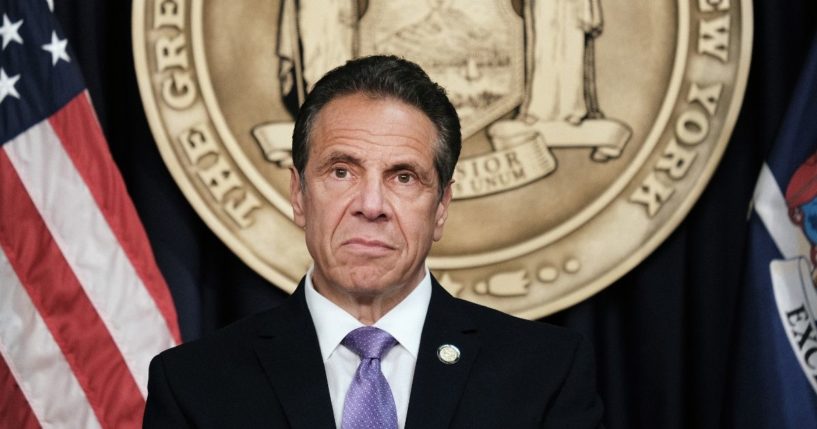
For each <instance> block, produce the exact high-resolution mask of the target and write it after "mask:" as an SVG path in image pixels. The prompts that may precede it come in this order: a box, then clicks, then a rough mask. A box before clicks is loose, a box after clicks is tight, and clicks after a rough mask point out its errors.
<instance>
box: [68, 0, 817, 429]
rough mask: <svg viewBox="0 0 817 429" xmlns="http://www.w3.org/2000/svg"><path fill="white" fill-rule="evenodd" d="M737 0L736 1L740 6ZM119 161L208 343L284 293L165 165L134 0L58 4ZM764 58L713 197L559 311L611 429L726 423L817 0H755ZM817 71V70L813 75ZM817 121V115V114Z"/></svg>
mask: <svg viewBox="0 0 817 429" xmlns="http://www.w3.org/2000/svg"><path fill="white" fill-rule="evenodd" d="M735 1H737V0H735ZM55 3H56V5H55V12H56V14H57V15H58V17H59V19H60V21H61V22H62V25H63V29H64V31H65V32H66V34H67V36H68V39H69V40H70V44H71V45H70V46H71V47H72V49H73V54H74V56H75V60H76V61H77V62H78V63H79V65H80V66H81V68H82V71H83V73H84V76H85V79H86V82H87V86H88V89H89V91H90V93H91V97H92V99H93V103H94V105H95V107H96V110H97V113H98V115H99V119H100V121H101V123H102V127H103V129H104V130H105V134H106V136H107V138H108V142H109V144H110V147H111V152H112V153H113V156H114V159H115V160H116V162H117V164H118V165H119V168H120V170H121V172H122V175H123V176H124V178H125V181H126V183H127V186H128V190H129V192H130V194H131V196H132V198H133V200H134V202H135V204H136V207H137V210H138V211H139V214H140V216H141V218H142V221H143V223H144V225H145V228H146V229H147V232H148V235H149V237H150V239H151V242H152V244H153V249H154V252H155V255H156V259H157V261H158V263H159V266H160V268H161V270H162V272H163V273H164V275H165V278H166V279H167V282H168V284H169V285H170V287H171V292H172V294H173V297H174V299H175V301H176V303H177V311H178V313H179V321H180V324H181V329H182V334H183V336H184V338H185V339H186V340H190V339H195V338H197V337H200V336H201V335H204V334H206V333H208V332H211V331H213V330H214V329H217V328H219V327H221V326H224V325H225V324H227V323H230V322H231V321H234V320H236V319H238V318H241V317H243V316H246V315H248V314H250V313H253V312H255V311H258V310H260V309H263V308H267V307H270V306H274V305H276V303H279V302H280V301H281V299H283V298H284V296H285V294H284V293H282V292H280V291H279V290H278V289H277V288H275V287H272V286H271V285H269V284H268V283H267V282H266V281H265V280H263V279H262V278H260V277H259V276H258V275H256V274H255V273H254V272H253V271H251V270H250V269H249V268H247V267H246V266H245V265H244V264H243V263H242V262H241V261H240V260H239V259H238V258H237V257H236V256H234V255H233V254H232V253H231V252H230V251H229V250H228V249H227V248H226V247H225V246H224V245H223V244H222V243H221V242H220V241H219V239H218V238H216V237H215V236H214V235H213V234H212V233H211V232H210V230H209V229H208V228H207V227H206V226H205V225H204V223H203V222H202V221H201V220H200V219H199V217H198V216H197V215H196V213H195V212H194V211H193V209H192V208H191V207H190V205H189V204H188V203H187V201H186V200H185V199H184V197H183V196H182V194H181V192H180V191H179V189H178V188H177V186H176V184H175V183H174V181H173V180H172V179H171V177H170V175H169V173H168V172H167V170H166V168H165V167H164V164H163V163H162V161H161V159H160V157H159V153H158V150H157V148H156V145H155V144H154V142H153V138H152V136H151V133H150V130H149V128H148V125H147V122H146V119H145V116H144V113H143V111H142V106H141V102H140V98H139V93H138V89H137V85H136V77H135V73H134V69H133V59H132V53H131V26H130V25H131V22H130V16H131V9H130V2H120V1H117V2H113V1H104V0H56V1H55ZM754 14H755V21H754V27H755V33H754V49H753V58H752V66H751V71H750V75H749V83H748V88H747V91H746V97H745V102H744V106H743V110H742V113H741V115H740V118H739V120H738V123H737V126H736V128H735V131H734V133H733V136H732V140H731V143H730V144H729V147H728V149H727V151H726V153H725V155H724V158H723V160H722V161H721V164H720V166H719V167H718V170H717V172H716V173H715V175H714V177H713V178H712V180H711V182H710V184H709V186H708V187H707V189H706V191H705V192H704V193H703V195H702V196H701V198H700V200H699V201H698V203H697V204H696V205H695V207H694V208H693V209H692V211H691V212H690V213H689V215H688V216H687V218H686V219H685V220H684V222H683V223H682V224H681V225H680V226H679V227H678V229H677V230H676V231H675V232H674V233H673V234H672V235H671V236H670V237H669V238H668V239H667V240H666V241H665V242H664V243H663V244H662V245H661V246H660V247H659V248H658V249H657V250H656V251H655V252H654V253H653V254H652V255H651V256H649V257H648V258H647V259H646V260H645V261H644V262H642V263H641V264H640V265H639V266H638V267H636V268H635V269H634V270H632V271H631V272H630V273H629V274H627V275H626V276H624V277H623V278H622V279H621V280H619V281H617V282H616V283H615V284H613V285H611V286H609V287H608V288H607V289H605V290H604V291H602V292H601V293H599V294H597V295H596V296H594V297H592V298H590V299H589V300H587V301H585V302H583V303H581V304H579V305H576V306H574V307H572V308H570V309H567V310H564V311H562V312H560V313H558V314H555V315H552V316H550V317H547V318H546V319H545V321H547V322H550V323H554V324H559V325H565V326H569V327H571V328H573V329H575V330H577V331H579V332H581V333H583V334H584V335H585V336H586V337H587V338H589V339H590V340H591V341H592V343H593V344H594V346H595V352H596V358H597V363H598V383H599V391H600V394H601V395H602V397H603V400H604V401H605V404H606V416H605V421H606V425H607V427H610V428H657V427H660V428H687V427H689V428H693V427H694V428H710V427H721V426H722V423H723V420H722V419H723V417H722V412H723V409H724V404H726V403H727V402H726V400H725V397H726V395H727V394H728V391H729V388H730V386H729V383H730V380H729V377H728V376H727V374H728V373H729V371H728V370H729V367H730V365H731V364H732V363H733V362H734V361H735V360H736V359H750V358H751V357H750V356H735V355H734V353H732V346H733V338H734V337H735V335H736V333H737V332H739V331H740V329H741V326H740V325H739V324H737V323H736V311H737V303H738V302H739V301H740V294H741V283H742V275H743V266H742V263H743V259H744V247H745V246H744V243H745V235H746V216H747V211H748V206H749V201H750V199H751V195H752V191H753V188H754V184H755V180H756V179H757V174H758V171H759V168H760V165H761V163H762V161H763V158H764V156H765V154H766V153H767V152H768V150H769V148H770V146H771V144H772V143H773V142H774V139H775V136H776V133H777V131H778V128H779V127H780V124H781V120H782V118H783V115H784V114H785V110H786V107H787V105H788V102H789V100H790V98H791V96H792V91H793V88H794V85H795V83H796V81H797V79H798V77H799V75H800V70H801V66H802V62H803V60H804V58H805V55H806V52H807V50H808V48H809V46H810V44H811V42H812V40H813V38H814V34H815V28H817V3H815V2H814V1H813V0H789V1H782V2H781V1H775V0H755V2H754ZM814 78H815V79H817V76H814ZM815 120H817V118H815Z"/></svg>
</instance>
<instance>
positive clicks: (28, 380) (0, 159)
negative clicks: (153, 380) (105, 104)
mask: <svg viewBox="0 0 817 429" xmlns="http://www.w3.org/2000/svg"><path fill="white" fill-rule="evenodd" d="M8 167H10V166H9V165H8V160H7V159H6V157H5V155H4V153H3V152H2V151H0V174H2V176H0V179H1V180H2V181H0V197H2V198H5V197H6V196H8V193H7V192H5V190H6V189H7V187H8V183H7V179H6V177H7V176H9V175H10V174H13V172H11V171H8V170H9V168H8ZM6 201H8V200H6ZM5 211H6V210H3V209H2V208H0V212H5ZM3 214H5V213H3ZM4 219H5V217H1V216H0V284H2V285H3V287H0V354H2V357H3V360H4V362H5V363H6V364H7V365H8V368H9V372H10V374H12V375H13V376H14V378H15V379H16V380H17V384H18V386H19V388H20V389H21V391H22V393H23V394H24V395H25V396H26V398H27V401H26V404H25V408H28V409H29V410H31V411H32V412H33V413H34V414H35V415H36V416H37V419H38V420H39V421H40V422H42V424H43V425H44V426H47V425H48V424H49V423H51V424H54V423H57V422H59V423H64V424H65V427H75V428H98V427H99V423H98V421H97V418H96V415H95V413H94V410H93V409H92V408H91V405H90V404H89V403H88V399H87V398H86V396H85V393H84V392H83V390H82V387H81V386H80V384H79V381H78V380H77V378H76V377H75V376H74V373H73V372H72V371H71V368H70V366H69V365H68V362H67V361H66V360H65V356H64V355H63V352H62V350H61V349H60V347H59V345H58V344H57V343H56V342H55V340H54V337H53V336H52V335H51V332H50V331H49V330H48V327H47V326H46V324H45V321H44V320H43V319H42V317H41V316H40V314H39V313H38V311H37V308H36V307H35V306H34V303H33V302H32V301H31V297H30V296H29V295H28V292H27V291H26V289H25V287H23V285H22V284H21V283H20V280H19V278H18V277H17V274H16V273H15V271H14V269H13V267H12V265H11V262H10V261H9V259H8V258H7V255H6V251H7V250H10V247H11V244H12V243H11V241H10V240H9V237H8V234H7V229H8V225H7V223H8V222H5V221H3V220H4ZM2 392H3V399H2V401H3V402H5V401H12V399H11V398H10V396H9V395H10V392H11V391H9V390H8V389H6V388H5V387H4V388H3V390H2ZM55 393H56V394H57V395H55ZM55 396H57V397H58V398H59V400H58V401H54V400H52V399H53V398H54V397H55ZM15 402H17V401H16V400H15ZM18 404H19V405H23V404H22V403H21V402H18ZM11 405H12V404H11V403H9V404H8V406H9V407H11ZM23 412H25V411H23Z"/></svg>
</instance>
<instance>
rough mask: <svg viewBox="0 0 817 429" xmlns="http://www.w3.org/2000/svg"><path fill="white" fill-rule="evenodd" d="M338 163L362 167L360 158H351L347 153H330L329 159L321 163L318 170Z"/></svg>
mask: <svg viewBox="0 0 817 429" xmlns="http://www.w3.org/2000/svg"><path fill="white" fill-rule="evenodd" d="M338 162H342V163H346V164H352V165H362V164H363V161H362V160H361V159H360V158H357V157H355V156H352V155H350V154H348V153H343V152H332V153H330V154H329V157H328V158H326V160H325V161H324V162H323V163H321V165H320V168H319V170H322V169H324V168H327V167H329V166H330V165H332V164H336V163H338Z"/></svg>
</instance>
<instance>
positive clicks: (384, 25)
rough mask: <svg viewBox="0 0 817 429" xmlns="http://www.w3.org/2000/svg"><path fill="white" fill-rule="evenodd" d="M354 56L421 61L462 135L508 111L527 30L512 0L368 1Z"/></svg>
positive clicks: (515, 96) (518, 86)
mask: <svg viewBox="0 0 817 429" xmlns="http://www.w3.org/2000/svg"><path fill="white" fill-rule="evenodd" d="M359 34H360V39H359V40H360V50H359V54H360V55H373V54H394V55H398V56H401V57H404V58H406V59H409V60H411V61H414V62H416V63H417V64H419V65H420V66H421V67H422V68H423V69H424V70H425V71H426V72H427V73H428V74H429V75H430V76H431V79H432V80H434V81H436V82H438V83H439V84H440V85H442V86H443V87H444V88H446V91H447V92H448V96H449V98H450V99H451V102H452V103H453V104H454V107H455V108H456V109H457V113H458V114H459V116H460V122H461V125H462V136H463V138H464V139H465V138H468V137H469V136H471V135H472V134H474V133H476V132H477V131H480V130H482V129H483V128H485V127H486V126H487V125H489V124H491V123H492V122H494V121H496V120H497V119H499V118H501V117H502V116H503V115H506V114H507V113H509V112H510V111H511V110H513V109H514V108H515V107H517V106H518V105H519V104H520V102H521V101H522V98H523V95H524V91H525V32H524V21H523V19H522V16H521V15H520V14H519V13H517V11H515V10H514V8H513V6H512V5H511V2H510V1H500V2H474V1H471V0H450V1H425V2H424V1H420V2H418V1H417V0H370V1H369V4H368V8H367V10H366V11H365V13H364V14H363V15H362V17H361V20H360V23H359Z"/></svg>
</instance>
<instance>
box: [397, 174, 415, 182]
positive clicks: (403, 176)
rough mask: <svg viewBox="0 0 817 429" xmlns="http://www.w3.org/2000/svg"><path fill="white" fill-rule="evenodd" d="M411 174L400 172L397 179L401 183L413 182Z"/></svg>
mask: <svg viewBox="0 0 817 429" xmlns="http://www.w3.org/2000/svg"><path fill="white" fill-rule="evenodd" d="M411 179H412V177H411V174H409V173H399V174H398V175H397V181H398V182H400V183H411Z"/></svg>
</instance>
